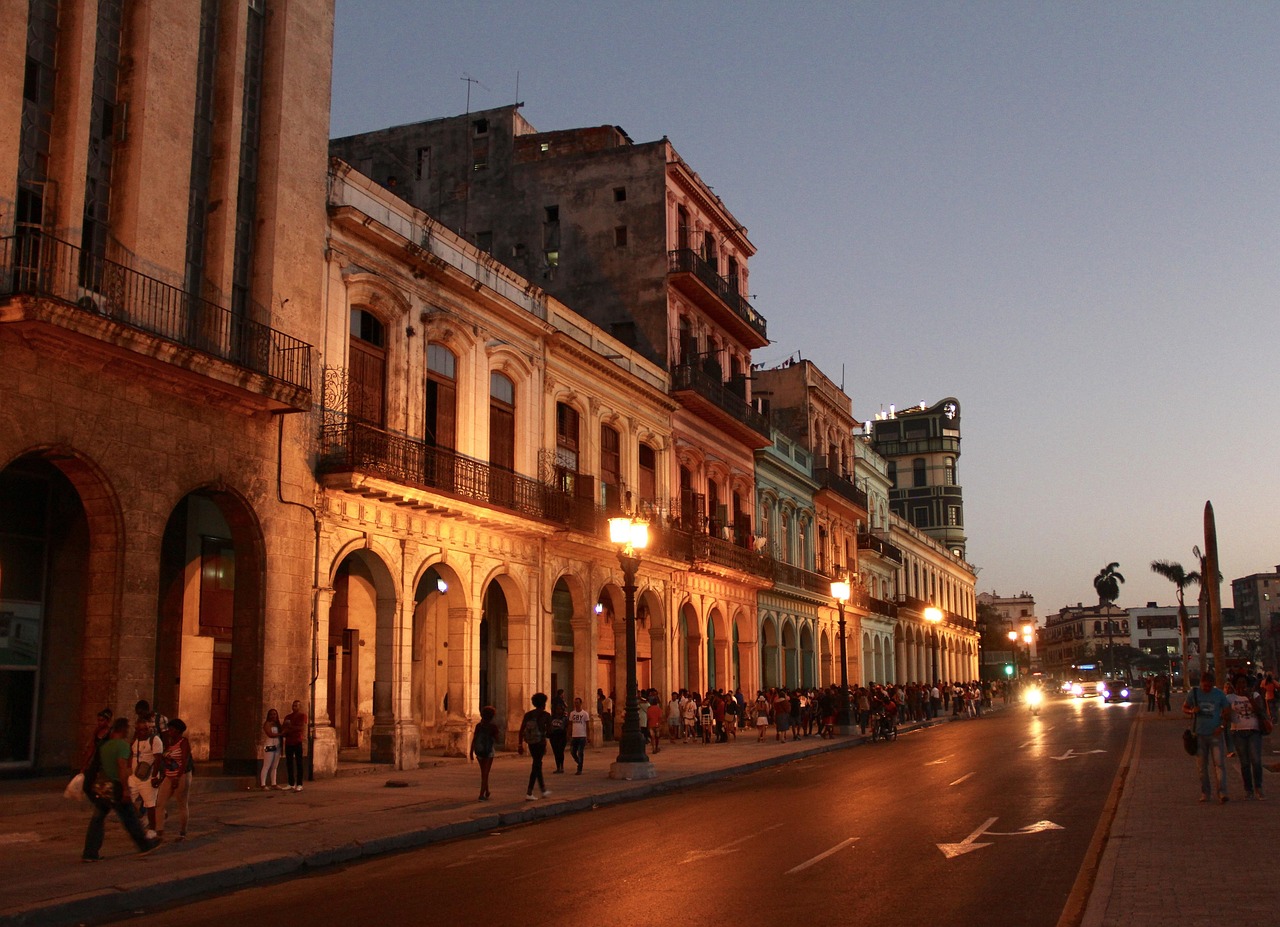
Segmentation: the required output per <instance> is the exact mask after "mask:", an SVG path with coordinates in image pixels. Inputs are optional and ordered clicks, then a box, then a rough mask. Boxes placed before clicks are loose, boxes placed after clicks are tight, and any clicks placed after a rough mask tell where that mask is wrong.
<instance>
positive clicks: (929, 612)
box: [924, 605, 942, 685]
mask: <svg viewBox="0 0 1280 927" xmlns="http://www.w3.org/2000/svg"><path fill="white" fill-rule="evenodd" d="M924 620H925V621H927V622H929V624H931V625H933V627H932V628H931V629H930V631H929V636H930V637H931V638H932V639H933V641H932V642H933V683H934V685H937V684H938V625H940V624H941V623H942V609H940V608H938V607H937V606H936V605H930V606H929V607H928V608H926V609H925V610H924Z"/></svg>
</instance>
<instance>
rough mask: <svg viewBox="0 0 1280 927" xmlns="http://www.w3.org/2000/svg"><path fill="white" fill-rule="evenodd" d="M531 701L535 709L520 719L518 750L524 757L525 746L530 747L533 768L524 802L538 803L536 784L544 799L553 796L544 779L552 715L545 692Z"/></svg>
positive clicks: (536, 693) (534, 696) (530, 771)
mask: <svg viewBox="0 0 1280 927" xmlns="http://www.w3.org/2000/svg"><path fill="white" fill-rule="evenodd" d="M529 701H530V702H532V703H533V707H532V708H531V709H529V710H528V711H526V712H525V713H524V717H523V718H521V719H520V740H519V743H518V744H517V745H516V750H517V751H518V752H519V754H520V755H521V756H524V746H525V744H528V745H529V758H530V759H531V760H532V766H530V768H529V788H528V789H526V790H525V795H524V800H525V801H536V800H537V799H536V798H535V797H534V794H533V787H534V785H535V784H536V785H537V786H538V789H539V790H540V791H541V792H542V797H543V798H546V797H547V796H548V795H550V794H551V793H550V792H548V791H547V784H546V782H544V781H543V779H542V758H543V757H544V756H545V755H546V753H547V738H548V737H549V736H550V734H551V715H549V714H547V694H546V693H545V692H535V693H534V694H533V698H531V699H530V700H529Z"/></svg>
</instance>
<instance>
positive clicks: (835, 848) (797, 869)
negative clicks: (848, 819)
mask: <svg viewBox="0 0 1280 927" xmlns="http://www.w3.org/2000/svg"><path fill="white" fill-rule="evenodd" d="M858 839H859V838H857V837H850V838H849V839H848V840H842V841H840V842H839V843H837V844H836V845H835V846H833V847H832V848H831V849H829V850H827V851H826V852H825V853H819V854H818V855H817V856H815V857H814V858H813V859H810V860H805V861H804V862H803V863H801V864H800V865H799V866H796V867H795V868H794V869H788V870H787V875H795V874H796V873H797V872H802V871H803V870H805V869H808V868H809V867H810V866H812V865H813V864H814V863H820V862H822V861H823V860H824V859H826V858H827V857H828V856H831V855H832V854H833V853H839V852H840V851H841V850H843V849H844V848H845V847H848V846H853V844H855V843H857V841H858Z"/></svg>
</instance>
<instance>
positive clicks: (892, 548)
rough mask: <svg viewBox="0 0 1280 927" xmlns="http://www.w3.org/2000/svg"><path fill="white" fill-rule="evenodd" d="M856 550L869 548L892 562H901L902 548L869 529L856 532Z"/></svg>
mask: <svg viewBox="0 0 1280 927" xmlns="http://www.w3.org/2000/svg"><path fill="white" fill-rule="evenodd" d="M858 550H869V551H871V552H872V553H874V554H879V555H880V556H881V557H883V558H885V559H886V560H892V561H893V562H894V563H901V562H902V549H901V548H900V547H898V545H897V544H894V543H893V542H892V541H890V540H888V539H887V538H883V537H881V536H880V535H878V534H875V533H873V532H870V531H859V532H858Z"/></svg>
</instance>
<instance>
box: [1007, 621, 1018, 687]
mask: <svg viewBox="0 0 1280 927" xmlns="http://www.w3.org/2000/svg"><path fill="white" fill-rule="evenodd" d="M1009 653H1010V654H1011V655H1012V657H1013V678H1014V679H1017V678H1018V632H1017V631H1010V632H1009Z"/></svg>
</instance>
